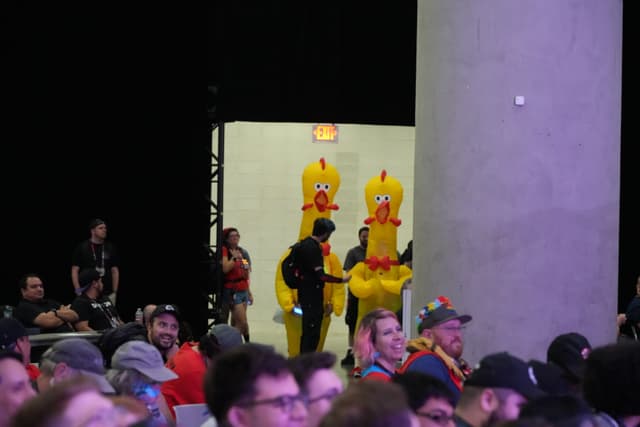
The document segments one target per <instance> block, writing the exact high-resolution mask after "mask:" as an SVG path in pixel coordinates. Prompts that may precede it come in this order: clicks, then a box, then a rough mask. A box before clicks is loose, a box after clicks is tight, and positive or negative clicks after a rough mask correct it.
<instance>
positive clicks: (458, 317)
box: [398, 296, 471, 401]
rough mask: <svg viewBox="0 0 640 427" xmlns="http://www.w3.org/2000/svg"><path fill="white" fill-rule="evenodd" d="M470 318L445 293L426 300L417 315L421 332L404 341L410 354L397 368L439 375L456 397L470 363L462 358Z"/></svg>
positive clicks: (434, 375)
mask: <svg viewBox="0 0 640 427" xmlns="http://www.w3.org/2000/svg"><path fill="white" fill-rule="evenodd" d="M470 321H471V316H470V315H468V314H459V313H458V312H457V311H456V310H455V308H454V307H453V304H451V301H450V300H449V298H447V297H445V296H439V297H438V298H436V299H435V300H434V301H432V302H430V303H428V304H427V305H426V306H425V307H423V308H422V309H421V310H420V311H419V312H418V315H417V316H416V323H417V324H418V334H419V335H420V336H419V337H418V338H416V339H413V340H410V341H408V342H407V351H408V352H410V353H411V354H410V355H409V357H408V358H407V360H406V361H405V362H404V363H403V365H402V366H401V367H400V369H398V372H400V373H403V372H407V371H417V372H422V373H425V374H427V375H431V376H432V377H435V378H438V379H439V380H440V381H442V382H443V383H445V384H446V385H447V387H449V389H450V390H451V391H452V392H453V394H454V396H455V400H456V401H457V400H458V398H459V397H460V391H461V390H462V382H463V380H464V379H465V378H466V377H467V375H468V374H469V373H470V372H471V368H470V366H469V364H468V363H467V362H466V361H465V360H464V359H462V351H463V349H464V341H463V336H462V331H463V330H464V328H465V326H464V325H465V324H467V323H468V322H470Z"/></svg>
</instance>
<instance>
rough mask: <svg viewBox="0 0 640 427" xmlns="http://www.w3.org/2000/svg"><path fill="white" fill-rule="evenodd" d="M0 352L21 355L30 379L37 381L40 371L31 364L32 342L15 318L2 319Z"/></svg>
mask: <svg viewBox="0 0 640 427" xmlns="http://www.w3.org/2000/svg"><path fill="white" fill-rule="evenodd" d="M0 350H6V351H13V352H15V353H17V354H19V355H20V357H21V358H22V363H23V364H24V367H25V369H26V370H27V373H28V374H29V379H30V380H31V381H35V380H36V378H38V376H39V375H40V369H38V367H37V366H36V365H34V364H33V363H31V342H30V341H29V336H28V334H27V330H26V328H25V327H24V326H23V325H22V323H20V322H19V321H18V320H16V319H14V318H13V317H3V318H1V319H0Z"/></svg>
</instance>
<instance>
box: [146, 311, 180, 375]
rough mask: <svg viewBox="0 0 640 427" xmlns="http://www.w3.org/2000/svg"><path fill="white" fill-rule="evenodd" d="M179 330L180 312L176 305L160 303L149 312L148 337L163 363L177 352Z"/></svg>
mask: <svg viewBox="0 0 640 427" xmlns="http://www.w3.org/2000/svg"><path fill="white" fill-rule="evenodd" d="M179 332H180V313H179V312H178V309H177V308H176V306H174V305H171V304H160V305H158V306H157V307H156V309H155V310H153V313H151V318H150V319H149V328H148V332H147V334H148V339H149V343H151V344H153V345H154V346H155V347H156V348H157V349H158V351H159V352H160V354H161V355H162V358H163V359H164V361H165V363H166V362H167V360H169V359H171V356H173V355H174V354H176V353H177V352H178V345H177V344H176V341H177V340H178V333H179Z"/></svg>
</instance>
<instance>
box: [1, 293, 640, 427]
mask: <svg viewBox="0 0 640 427" xmlns="http://www.w3.org/2000/svg"><path fill="white" fill-rule="evenodd" d="M145 309H146V311H147V312H148V313H149V315H148V318H147V319H146V320H145V321H146V324H144V325H143V324H138V323H135V322H131V323H125V324H121V325H118V326H116V327H114V328H111V329H109V330H107V331H105V332H104V333H103V334H102V335H101V337H100V339H99V340H98V341H97V342H96V343H92V342H90V341H89V340H87V339H84V338H77V337H71V338H63V339H61V340H59V341H57V342H55V343H54V344H53V345H51V346H50V347H49V348H48V349H47V350H46V351H45V352H44V353H43V354H42V356H41V357H40V359H39V361H38V363H37V364H34V363H32V360H31V354H30V352H31V345H30V342H29V336H28V332H27V329H26V328H25V327H24V326H23V325H22V323H20V322H19V321H18V320H17V319H15V318H2V319H0V427H5V426H14V427H37V426H43V427H48V426H58V425H70V426H174V425H176V418H177V417H176V414H177V408H180V407H181V406H183V405H194V404H200V405H203V406H202V407H203V408H205V413H203V416H202V419H201V421H202V424H200V423H198V424H197V425H196V424H193V425H194V427H200V425H203V426H216V425H218V426H229V427H241V426H264V427H272V426H273V427H279V426H299V427H317V426H326V427H329V426H332V427H333V426H338V427H340V426H344V427H351V426H353V427H355V426H364V427H367V426H371V427H377V426H380V427H382V426H400V427H402V426H407V427H409V426H411V427H418V426H422V427H436V426H439V427H453V426H454V425H455V426H459V427H488V426H493V425H516V426H518V425H522V426H530V425H540V426H579V427H590V426H594V427H596V426H611V427H615V426H619V427H635V426H638V425H640V397H638V396H637V394H636V393H634V392H633V391H634V390H635V389H636V388H637V387H638V385H640V343H638V342H637V341H634V340H623V341H621V342H618V343H615V344H610V345H606V346H602V347H597V348H592V346H591V344H590V343H589V340H588V339H587V338H586V337H585V336H583V335H582V334H579V333H577V332H569V333H565V334H561V335H558V336H557V337H554V339H552V340H551V342H550V344H549V347H548V350H547V360H546V361H538V360H529V361H525V360H521V359H520V358H518V357H516V356H514V355H513V354H510V353H508V352H497V353H492V354H488V355H486V356H485V357H483V358H482V359H481V360H480V362H479V363H478V364H477V365H476V366H474V367H471V366H469V365H468V364H467V363H466V362H465V361H464V359H463V358H462V354H463V351H464V336H463V327H464V326H466V324H467V323H468V322H471V321H472V317H471V316H470V315H468V314H460V313H458V312H457V311H456V310H455V308H454V307H453V305H452V303H451V301H450V300H449V299H448V298H446V297H444V296H440V297H438V298H436V299H435V300H433V301H431V302H429V303H428V304H426V305H425V306H424V307H423V308H422V309H421V310H420V311H419V313H418V314H417V316H416V322H417V329H418V331H419V337H418V338H416V339H413V340H407V339H406V337H405V336H404V334H403V331H402V327H401V325H400V322H399V321H398V319H397V317H396V315H395V313H393V312H391V311H389V310H386V309H383V308H379V309H376V310H374V311H372V312H371V313H369V314H367V315H366V316H365V317H364V318H363V320H362V322H361V323H360V325H359V329H358V330H357V331H356V335H355V338H354V347H353V353H354V356H355V359H356V365H357V366H356V368H355V369H354V372H357V373H358V375H355V376H354V377H353V378H351V379H350V380H349V381H348V382H347V384H345V383H344V381H343V380H342V378H341V377H340V376H339V375H338V374H337V370H336V366H335V365H336V355H335V354H333V353H330V352H324V351H323V352H302V353H300V354H298V355H297V356H295V357H291V358H286V357H285V356H283V355H281V354H280V353H278V352H277V351H276V350H275V349H274V348H273V347H272V346H268V345H264V344H259V343H255V342H245V340H244V338H243V336H242V333H241V332H240V331H239V330H238V329H237V328H235V327H232V326H230V325H227V324H218V325H215V326H214V327H213V328H212V329H211V331H210V332H209V333H207V334H205V335H203V336H202V337H201V338H200V339H199V341H185V342H182V341H181V340H180V338H179V336H180V325H181V320H182V319H181V314H180V311H179V310H178V308H177V307H175V306H174V305H171V304H160V305H157V306H151V307H145ZM405 351H407V352H409V356H408V357H406V358H405V357H403V356H404V354H405Z"/></svg>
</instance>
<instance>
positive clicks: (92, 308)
mask: <svg viewBox="0 0 640 427" xmlns="http://www.w3.org/2000/svg"><path fill="white" fill-rule="evenodd" d="M78 281H79V283H80V290H81V291H82V293H81V295H79V296H77V297H76V298H75V299H74V300H73V302H72V303H71V309H72V310H74V311H75V312H76V313H78V321H77V322H76V323H74V325H73V327H74V328H75V330H76V331H79V332H80V331H104V330H107V329H113V328H117V327H118V326H120V325H122V320H120V316H119V315H118V311H117V310H116V307H115V306H114V305H113V303H112V302H111V300H110V299H109V298H107V297H106V296H105V295H103V293H102V291H103V288H104V284H103V283H102V279H101V277H100V274H99V273H98V272H97V271H96V270H95V269H94V268H85V269H84V270H82V271H81V272H80V273H79V274H78Z"/></svg>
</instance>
